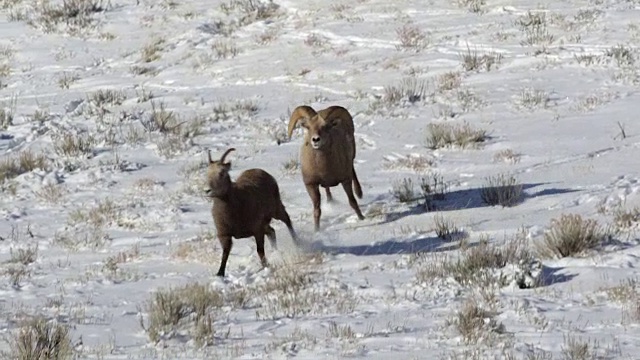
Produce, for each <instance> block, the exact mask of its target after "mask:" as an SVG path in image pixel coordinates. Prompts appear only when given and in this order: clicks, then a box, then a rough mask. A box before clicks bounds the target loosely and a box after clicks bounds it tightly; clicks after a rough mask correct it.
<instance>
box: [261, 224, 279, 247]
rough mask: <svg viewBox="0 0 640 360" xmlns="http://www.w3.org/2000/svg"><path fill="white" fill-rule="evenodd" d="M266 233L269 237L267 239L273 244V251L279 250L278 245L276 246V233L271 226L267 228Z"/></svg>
mask: <svg viewBox="0 0 640 360" xmlns="http://www.w3.org/2000/svg"><path fill="white" fill-rule="evenodd" d="M264 233H265V235H267V239H269V243H271V248H272V249H273V250H278V244H276V231H275V230H274V229H273V228H272V227H271V226H269V225H267V226H265V228H264Z"/></svg>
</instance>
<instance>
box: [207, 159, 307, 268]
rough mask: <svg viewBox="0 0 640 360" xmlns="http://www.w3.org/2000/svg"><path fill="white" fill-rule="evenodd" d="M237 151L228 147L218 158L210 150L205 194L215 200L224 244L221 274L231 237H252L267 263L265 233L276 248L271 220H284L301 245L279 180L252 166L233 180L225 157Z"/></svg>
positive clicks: (215, 221)
mask: <svg viewBox="0 0 640 360" xmlns="http://www.w3.org/2000/svg"><path fill="white" fill-rule="evenodd" d="M234 150H235V149H234V148H230V149H228V150H227V151H226V152H225V153H224V154H223V155H222V157H221V158H220V160H216V161H214V160H212V159H211V151H209V167H208V169H207V182H208V189H206V193H207V195H208V196H209V197H210V198H212V199H213V208H212V209H211V214H212V216H213V221H214V223H215V226H216V230H217V232H218V240H219V241H220V244H221V245H222V260H221V263H220V268H219V269H218V274H217V275H218V276H224V274H225V268H226V265H227V259H228V258H229V253H230V252H231V246H232V238H236V239H241V238H247V237H250V236H253V237H254V238H255V240H256V247H257V250H258V256H259V257H260V261H261V262H262V266H264V267H266V266H268V264H267V259H266V257H265V254H264V237H265V235H266V236H267V237H268V238H269V242H270V243H271V247H272V248H274V249H276V248H277V245H276V233H275V231H274V229H273V228H272V227H271V226H270V225H269V223H270V222H271V219H277V220H280V221H282V222H283V223H284V224H285V225H286V226H287V228H288V229H289V233H290V234H291V237H292V238H293V240H294V242H295V244H296V245H298V244H299V241H298V237H297V235H296V232H295V231H294V229H293V226H292V224H291V219H290V218H289V214H287V211H286V210H285V207H284V205H283V204H282V200H281V199H280V189H279V188H278V183H277V182H276V179H275V178H274V177H273V176H271V175H270V174H269V173H267V172H266V171H264V170H262V169H249V170H246V171H244V172H243V173H242V174H240V176H238V178H237V179H236V181H235V182H232V181H231V177H230V176H229V170H230V169H231V162H225V158H226V156H227V155H228V154H229V153H230V152H231V151H234Z"/></svg>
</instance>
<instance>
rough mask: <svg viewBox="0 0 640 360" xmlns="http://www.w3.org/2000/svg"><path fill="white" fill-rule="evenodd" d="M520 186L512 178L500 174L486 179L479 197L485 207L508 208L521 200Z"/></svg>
mask: <svg viewBox="0 0 640 360" xmlns="http://www.w3.org/2000/svg"><path fill="white" fill-rule="evenodd" d="M522 195H523V192H522V184H520V183H519V182H518V180H517V179H516V178H515V177H514V176H507V175H505V174H500V175H497V176H491V177H488V178H487V180H486V183H485V184H484V185H483V186H482V189H481V190H480V197H481V198H482V201H484V202H485V203H486V204H487V205H490V206H495V205H501V206H502V207H510V206H514V205H517V204H518V203H519V202H520V201H521V200H522Z"/></svg>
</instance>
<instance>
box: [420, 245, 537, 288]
mask: <svg viewBox="0 0 640 360" xmlns="http://www.w3.org/2000/svg"><path fill="white" fill-rule="evenodd" d="M462 240H465V239H464V238H463V239H462ZM534 263H535V259H534V257H533V254H532V252H531V251H530V249H529V248H528V246H526V244H525V240H524V238H523V237H521V236H519V237H516V238H514V239H511V240H510V241H509V242H508V243H507V244H506V245H502V246H497V245H495V244H489V242H488V241H487V240H486V239H481V240H480V242H479V243H478V244H476V245H475V246H468V247H467V246H465V247H462V248H461V254H460V256H459V257H458V258H453V259H452V258H448V257H442V256H429V255H427V256H424V258H420V259H419V261H418V264H419V266H418V269H417V271H416V280H417V282H418V283H420V284H428V283H430V282H432V281H433V279H436V278H440V279H444V278H449V277H451V278H452V279H454V280H455V281H456V282H457V283H459V284H460V285H462V286H467V285H474V284H480V285H482V284H492V285H498V286H506V285H509V284H511V283H512V282H515V285H517V286H518V287H521V288H528V287H534V286H536V285H537V281H538V280H537V278H536V276H537V275H536V274H534V273H531V270H532V269H530V267H531V266H532V265H533V264H534ZM507 266H510V267H515V268H518V269H519V270H518V271H519V272H518V273H516V272H513V271H512V270H511V269H510V270H509V271H512V272H511V273H509V272H503V271H502V269H504V268H506V267H507ZM534 270H535V269H534Z"/></svg>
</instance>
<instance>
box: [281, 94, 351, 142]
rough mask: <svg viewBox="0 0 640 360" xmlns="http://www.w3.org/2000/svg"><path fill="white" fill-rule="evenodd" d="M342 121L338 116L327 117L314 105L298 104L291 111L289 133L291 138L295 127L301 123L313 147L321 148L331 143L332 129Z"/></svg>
mask: <svg viewBox="0 0 640 360" xmlns="http://www.w3.org/2000/svg"><path fill="white" fill-rule="evenodd" d="M339 123H340V118H338V117H330V118H329V117H328V116H327V118H325V117H323V116H321V115H320V114H318V113H317V112H316V111H315V110H313V108H312V107H310V106H306V105H302V106H298V107H297V108H295V110H293V113H291V118H290V119H289V131H288V135H289V138H291V134H292V133H293V129H295V127H296V126H297V125H298V124H300V126H302V127H303V128H305V129H306V130H307V137H306V139H307V140H308V141H309V144H310V145H311V148H313V149H314V150H320V149H322V148H323V147H327V146H330V145H331V130H332V129H333V128H334V127H335V126H336V125H338V124H339Z"/></svg>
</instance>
